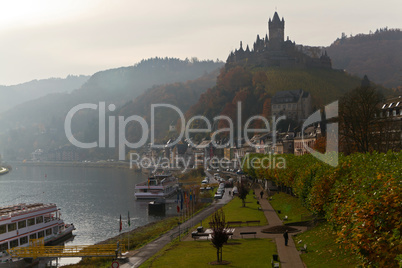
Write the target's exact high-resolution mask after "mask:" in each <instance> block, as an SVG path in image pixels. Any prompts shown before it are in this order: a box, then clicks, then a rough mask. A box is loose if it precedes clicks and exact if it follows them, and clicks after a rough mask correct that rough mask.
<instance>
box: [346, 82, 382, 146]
mask: <svg viewBox="0 0 402 268" xmlns="http://www.w3.org/2000/svg"><path fill="white" fill-rule="evenodd" d="M382 100H383V97H382V94H381V93H380V92H379V91H377V90H376V89H375V88H373V87H371V86H370V82H369V80H368V78H367V76H365V77H364V79H363V81H362V85H361V86H360V87H357V88H355V89H354V90H352V91H350V92H349V93H347V94H346V95H345V96H344V97H343V98H342V99H341V102H340V111H339V119H340V123H341V128H340V133H341V135H342V139H343V141H344V142H345V145H346V146H347V147H348V149H349V151H348V152H349V153H351V152H354V151H358V152H362V153H366V152H369V151H372V150H373V149H374V148H375V144H376V143H378V139H377V138H378V135H376V134H375V133H376V131H375V127H376V126H378V121H379V105H380V103H381V101H382Z"/></svg>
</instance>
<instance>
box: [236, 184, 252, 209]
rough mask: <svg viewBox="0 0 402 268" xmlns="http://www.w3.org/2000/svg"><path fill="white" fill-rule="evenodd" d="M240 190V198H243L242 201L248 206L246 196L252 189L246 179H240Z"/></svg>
mask: <svg viewBox="0 0 402 268" xmlns="http://www.w3.org/2000/svg"><path fill="white" fill-rule="evenodd" d="M237 188H238V191H239V195H238V196H239V198H240V199H241V201H242V203H243V207H245V206H246V198H247V195H248V193H249V191H250V189H249V188H248V186H247V183H246V182H244V181H240V183H239V184H238V187H237Z"/></svg>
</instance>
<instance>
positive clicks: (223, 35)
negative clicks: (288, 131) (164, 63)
mask: <svg viewBox="0 0 402 268" xmlns="http://www.w3.org/2000/svg"><path fill="white" fill-rule="evenodd" d="M275 8H276V10H277V12H278V14H279V16H280V17H281V18H282V17H284V19H285V38H286V36H289V38H290V39H291V40H292V41H296V43H297V44H304V45H312V46H328V45H330V44H331V43H332V42H333V41H334V40H335V39H336V38H338V37H340V36H341V33H342V32H345V33H346V34H347V35H350V34H353V35H355V34H358V33H368V32H369V31H370V30H373V31H374V30H375V29H377V28H383V27H385V26H388V28H402V15H401V14H402V1H400V0H383V1H372V0H366V1H363V0H348V1H344V0H338V1H317V0H304V1H299V0H282V1H279V0H275V1H273V0H251V1H244V0H203V1H195V0H171V1H166V0H165V1H162V0H148V1H137V0H122V1H119V0H116V1H111V0H110V1H105V0H91V1H89V0H63V1H59V0H35V1H33V0H14V1H7V0H0V85H11V84H17V83H22V82H26V81H30V80H32V79H44V78H49V77H65V76H67V75H68V74H75V75H78V74H85V75H91V74H93V73H95V72H97V71H100V70H104V69H110V68H116V67H120V66H129V65H133V64H134V63H136V62H138V61H140V60H141V59H144V58H149V57H155V56H159V57H166V56H168V57H178V58H182V59H185V58H186V57H188V58H191V57H198V58H199V59H213V60H216V59H217V58H219V59H220V60H226V58H227V56H228V54H229V53H230V51H231V50H234V49H235V48H238V47H239V42H240V40H242V41H243V44H244V46H245V45H247V44H249V45H250V46H251V45H252V44H253V42H254V40H255V38H256V35H257V34H260V36H265V34H266V33H267V21H268V19H269V18H272V16H273V14H274V12H275Z"/></svg>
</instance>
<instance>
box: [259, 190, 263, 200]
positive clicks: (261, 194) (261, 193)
mask: <svg viewBox="0 0 402 268" xmlns="http://www.w3.org/2000/svg"><path fill="white" fill-rule="evenodd" d="M260 196H261V199H262V197H263V196H264V191H263V190H261V192H260Z"/></svg>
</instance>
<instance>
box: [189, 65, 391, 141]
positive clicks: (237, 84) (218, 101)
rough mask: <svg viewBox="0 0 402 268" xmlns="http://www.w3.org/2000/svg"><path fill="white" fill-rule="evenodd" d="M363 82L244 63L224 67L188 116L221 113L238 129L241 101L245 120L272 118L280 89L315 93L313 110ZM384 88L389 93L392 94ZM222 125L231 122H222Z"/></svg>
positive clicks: (314, 71)
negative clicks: (239, 103) (272, 98)
mask: <svg viewBox="0 0 402 268" xmlns="http://www.w3.org/2000/svg"><path fill="white" fill-rule="evenodd" d="M360 83H361V79H360V78H358V77H356V76H351V75H349V74H347V73H345V72H343V71H339V70H330V69H279V68H251V69H248V68H244V67H240V66H238V67H235V68H233V69H230V70H224V69H222V71H221V73H220V75H219V77H218V79H217V85H216V86H215V87H213V88H210V89H208V91H207V92H205V93H204V94H202V95H201V97H200V99H199V101H198V102H197V103H196V104H195V105H193V106H192V107H191V108H190V109H189V110H188V112H187V114H186V116H187V118H190V117H192V116H195V115H204V116H206V117H207V118H208V119H209V120H210V121H211V122H212V118H213V117H215V116H217V115H227V116H229V117H230V118H232V121H233V122H234V129H237V126H236V119H237V102H241V103H242V122H243V123H244V122H246V120H247V119H249V118H250V117H251V116H253V115H262V116H264V117H265V118H268V119H271V97H272V96H273V95H274V94H275V93H276V92H278V91H283V90H295V89H303V90H304V91H307V92H309V93H310V94H311V96H312V101H313V110H317V109H318V108H323V107H324V106H325V105H326V104H329V103H331V102H333V101H335V100H338V99H339V98H340V97H341V96H342V95H344V94H345V93H346V92H347V91H349V90H351V89H353V88H355V87H357V86H359V85H360ZM380 89H381V90H383V91H384V94H385V95H389V94H390V93H392V92H391V91H390V90H386V89H383V88H380ZM289 124H292V125H293V126H295V124H294V122H291V121H287V122H284V123H283V125H282V126H278V127H286V129H287V128H288V126H289ZM194 127H195V126H194ZM200 127H205V126H200ZM218 127H219V128H221V127H228V125H227V124H226V125H225V121H221V122H219V125H218ZM200 138H202V137H200Z"/></svg>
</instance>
